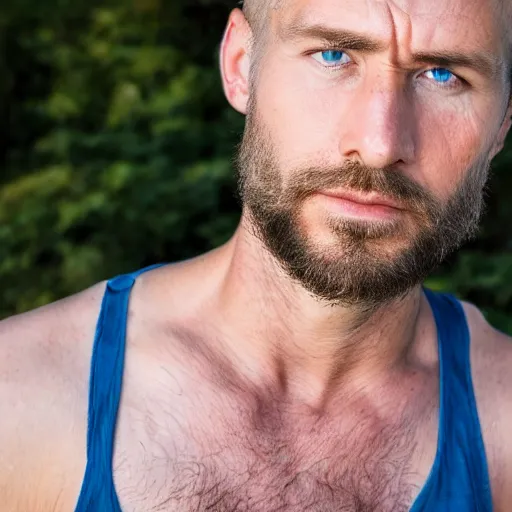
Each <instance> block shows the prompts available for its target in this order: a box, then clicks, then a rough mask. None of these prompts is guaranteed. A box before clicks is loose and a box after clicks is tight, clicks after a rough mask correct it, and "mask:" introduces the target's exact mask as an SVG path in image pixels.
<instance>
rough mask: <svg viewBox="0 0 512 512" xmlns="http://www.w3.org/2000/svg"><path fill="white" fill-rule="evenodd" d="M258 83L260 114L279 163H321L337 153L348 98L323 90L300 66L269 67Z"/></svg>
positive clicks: (332, 90)
mask: <svg viewBox="0 0 512 512" xmlns="http://www.w3.org/2000/svg"><path fill="white" fill-rule="evenodd" d="M266 66H267V67H266V69H265V72H264V73H263V74H262V75H263V76H260V82H259V84H258V114H259V116H260V118H261V119H262V121H263V122H264V123H265V125H266V126H267V127H268V129H269V130H270V133H271V136H272V138H273V141H274V143H275V145H276V148H277V152H278V155H279V160H280V162H281V163H283V162H284V163H286V166H292V167H293V166H297V165H299V166H300V165H304V164H306V163H318V160H319V159H320V160H328V159H330V158H329V155H330V154H333V153H336V155H337V157H334V161H336V160H338V161H339V154H338V152H339V148H338V146H339V144H338V142H337V137H336V135H337V133H338V127H339V120H340V119H345V116H346V112H345V110H344V108H345V105H347V104H349V101H347V97H346V95H345V96H343V94H340V92H339V90H338V91H337V90H336V88H334V87H330V88H325V87H324V88H322V89H320V88H319V87H318V84H317V83H315V80H314V78H315V77H314V73H311V75H308V73H304V70H302V71H300V66H293V65H289V66H286V62H285V63H282V62H281V64H280V65H278V63H276V62H269V63H267V64H266Z"/></svg>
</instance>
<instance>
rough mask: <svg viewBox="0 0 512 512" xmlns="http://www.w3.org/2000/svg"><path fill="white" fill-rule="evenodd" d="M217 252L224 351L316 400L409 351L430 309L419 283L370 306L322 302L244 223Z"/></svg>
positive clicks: (392, 365)
mask: <svg viewBox="0 0 512 512" xmlns="http://www.w3.org/2000/svg"><path fill="white" fill-rule="evenodd" d="M221 254H222V255H223V256H222V258H223V259H224V261H225V262H226V265H222V266H221V268H223V276H222V278H221V280H220V289H219V290H218V291H219V293H218V301H216V305H215V306H214V307H215V308H216V309H217V311H216V313H215V314H216V315H217V317H218V318H222V321H223V325H224V326H228V327H226V328H227V329H228V332H227V333H226V339H227V340H231V341H228V342H227V343H228V347H227V348H228V352H229V353H230V354H231V355H232V356H233V357H234V359H235V361H236V363H237V366H238V367H240V368H244V369H245V370H244V371H247V372H248V373H249V375H250V377H251V378H257V377H258V376H260V377H263V379H265V381H267V382H268V380H269V379H272V380H273V381H275V382H276V383H279V385H280V386H281V387H282V388H283V390H286V391H287V392H288V393H289V392H290V390H291V389H292V388H294V389H295V391H294V392H293V393H295V394H298V395H301V396H300V399H304V398H306V397H305V396H304V394H306V395H309V396H308V397H307V398H308V399H311V400H313V401H317V400H321V399H322V398H321V397H324V396H326V395H327V394H329V392H331V391H332V389H333V388H335V387H336V388H337V387H338V386H339V385H340V383H341V382H346V381H347V379H350V382H352V383H353V382H355V381H357V380H362V381H363V382H365V381H368V380H369V379H370V377H371V378H372V379H375V378H376V376H377V375H385V374H389V373H391V372H392V371H393V370H395V369H396V368H399V367H400V366H401V365H404V364H405V363H406V361H407V359H408V358H409V356H410V354H411V348H412V347H413V346H414V342H415V340H416V338H417V337H418V332H419V330H420V327H419V325H420V321H421V318H422V317H425V315H422V314H421V313H422V312H424V311H425V309H428V308H426V307H425V301H424V300H423V299H422V292H421V287H420V286H418V287H416V288H414V289H412V290H410V291H409V292H408V293H407V294H406V295H405V296H404V297H402V298H401V299H400V300H396V301H393V302H389V303H386V304H383V305H382V306H380V307H379V308H375V309H373V310H372V311H370V312H368V311H364V310H361V309H357V308H355V307H354V308H351V307H344V306H340V305H329V304H326V303H325V302H322V301H320V300H319V299H317V298H315V297H313V296H311V295H310V294H309V293H308V292H307V291H306V290H305V289H304V288H303V287H302V286H301V285H300V284H298V283H295V282H293V281H292V280H291V279H290V278H289V277H288V276H287V275H286V274H285V272H284V271H283V270H282V269H281V267H280V266H279V265H278V264H277V263H276V262H275V260H274V259H273V258H272V257H271V256H270V255H269V254H268V252H267V251H266V249H265V248H264V247H262V244H261V242H260V241H259V240H257V239H256V238H255V237H254V236H253V235H252V234H251V231H250V230H248V229H246V228H245V227H244V225H243V223H242V224H241V226H240V227H239V229H238V231H237V232H236V233H235V235H234V237H233V238H232V240H231V241H230V242H228V244H226V246H224V248H223V249H222V250H221ZM423 324H425V322H423ZM297 398H299V397H297Z"/></svg>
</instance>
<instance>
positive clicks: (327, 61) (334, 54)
mask: <svg viewBox="0 0 512 512" xmlns="http://www.w3.org/2000/svg"><path fill="white" fill-rule="evenodd" d="M312 57H313V58H314V59H315V60H316V61H317V62H319V63H320V64H322V65H324V66H325V67H326V68H335V67H338V66H340V65H343V64H347V63H348V62H350V58H349V56H348V55H347V54H346V53H345V52H342V51H340V50H325V51H323V52H316V53H314V54H313V55H312Z"/></svg>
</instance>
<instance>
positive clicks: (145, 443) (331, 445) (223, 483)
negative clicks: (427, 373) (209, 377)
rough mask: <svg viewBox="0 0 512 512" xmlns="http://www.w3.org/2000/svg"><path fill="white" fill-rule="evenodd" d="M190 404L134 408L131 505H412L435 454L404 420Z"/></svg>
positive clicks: (222, 509)
mask: <svg viewBox="0 0 512 512" xmlns="http://www.w3.org/2000/svg"><path fill="white" fill-rule="evenodd" d="M181 406H183V404H181ZM189 406H190V409H189V410H188V411H186V412H185V413H184V412H183V411H182V410H180V408H179V407H177V406H176V407H175V408H168V409H167V410H160V413H159V414H158V415H156V414H155V415H151V414H148V411H147V410H146V411H144V410H135V409H134V410H131V411H129V412H125V418H124V420H123V421H121V425H120V429H119V430H120V434H119V436H120V439H119V443H118V450H117V454H116V459H115V466H116V469H115V481H116V488H117V490H118V494H119V496H120V501H121V504H122V507H123V511H124V512H132V511H133V512H135V511H148V510H152V511H153V510H154V511H181V512H189V511H190V512H192V511H194V512H195V511H214V512H245V511H251V512H271V511H283V512H285V511H286V512H302V511H311V512H316V511H318V512H330V511H333V512H334V511H347V512H352V511H354V512H355V511H358V512H366V511H368V512H370V511H375V512H376V511H379V512H391V511H393V512H401V511H407V510H409V508H410V506H411V504H412V502H413V499H414V497H415V496H416V495H417V493H418V490H419V488H420V487H421V485H422V483H423V482H424V480H425V478H426V474H427V473H428V469H429V465H428V462H427V463H426V464H423V462H422V461H425V460H426V461H428V460H429V459H431V458H433V452H434V451H435V446H434V444H435V443H431V446H430V445H429V446H427V448H426V449H425V445H424V443H423V439H422V440H420V439H419V438H420V437H421V436H420V434H419V431H418V429H417V428H415V424H414V423H413V422H411V421H409V420H408V419H404V418H401V419H399V420H394V421H389V420H383V419H382V418H377V417H376V416H375V415H374V414H371V413H361V414H360V415H359V416H358V417H357V418H356V417H355V416H354V415H353V414H351V413H350V412H349V411H347V415H348V416H349V417H350V420H349V421H347V420H345V419H344V417H343V414H341V415H339V416H336V417H327V418H325V417H322V418H312V417H304V416H303V415H301V414H298V415H293V414H292V415H287V417H286V419H284V417H283V416H284V415H283V414H282V412H281V411H279V407H278V406H277V407H271V408H265V407H263V408H261V407H260V408H256V409H254V408H250V407H247V406H245V405H238V406H236V407H233V406H232V404H228V403H226V402H221V401H218V402H217V403H216V404H215V405H214V406H212V402H208V401H207V402H204V403H202V404H201V403H200V402H196V403H190V404H189ZM192 418H193V419H192ZM419 445H421V446H419ZM425 453H426V454H427V456H426V457H424V458H422V454H425Z"/></svg>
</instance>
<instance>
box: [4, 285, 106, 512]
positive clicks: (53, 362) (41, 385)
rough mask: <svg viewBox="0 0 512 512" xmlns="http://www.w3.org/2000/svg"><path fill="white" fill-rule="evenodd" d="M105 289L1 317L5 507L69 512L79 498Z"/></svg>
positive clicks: (90, 290)
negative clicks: (96, 334)
mask: <svg viewBox="0 0 512 512" xmlns="http://www.w3.org/2000/svg"><path fill="white" fill-rule="evenodd" d="M103 290H104V284H99V285H96V286H94V287H92V288H90V289H88V290H86V291H84V292H82V293H79V294H77V295H74V296H72V297H69V298H67V299H64V300H61V301H58V302H56V303H54V304H51V305H49V306H45V307H42V308H39V309H37V310H34V311H31V312H29V313H24V314H21V315H18V316H15V317H11V318H8V319H6V320H4V321H2V322H0V418H2V419H1V421H0V502H1V503H2V504H3V506H5V507H7V508H6V510H7V509H8V510H12V511H13V512H17V511H18V510H19V511H21V510H33V511H37V510H49V509H50V507H52V508H51V510H65V509H66V510H69V509H70V508H72V505H70V503H71V501H73V500H75V499H76V497H77V496H78V490H79V489H77V486H79V485H80V475H81V474H82V473H83V468H84V464H85V446H86V444H85V439H86V426H87V425H86V424H87V393H88V374H89V364H90V358H91V351H92V343H93V338H94V330H95V325H96V321H97V317H98V314H99V309H100V303H101V297H102V294H103ZM7 504H8V505H7Z"/></svg>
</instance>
